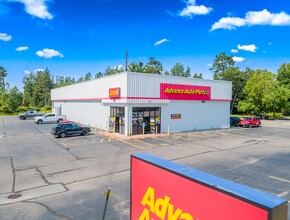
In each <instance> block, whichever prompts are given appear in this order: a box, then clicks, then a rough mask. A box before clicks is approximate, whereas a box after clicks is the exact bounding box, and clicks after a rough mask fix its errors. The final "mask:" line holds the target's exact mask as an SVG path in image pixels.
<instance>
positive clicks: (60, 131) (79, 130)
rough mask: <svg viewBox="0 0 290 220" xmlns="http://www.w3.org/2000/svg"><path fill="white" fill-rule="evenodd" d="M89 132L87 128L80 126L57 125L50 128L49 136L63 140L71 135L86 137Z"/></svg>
mask: <svg viewBox="0 0 290 220" xmlns="http://www.w3.org/2000/svg"><path fill="white" fill-rule="evenodd" d="M90 132H91V128H90V127H89V126H85V125H83V126H81V125H79V124H77V123H65V124H58V125H57V126H55V127H53V128H52V131H51V134H53V135H54V136H57V137H60V138H64V137H66V136H72V135H88V134H89V133H90Z"/></svg>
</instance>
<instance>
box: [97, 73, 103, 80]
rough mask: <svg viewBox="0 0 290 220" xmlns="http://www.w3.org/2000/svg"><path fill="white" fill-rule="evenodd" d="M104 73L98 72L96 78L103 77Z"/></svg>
mask: <svg viewBox="0 0 290 220" xmlns="http://www.w3.org/2000/svg"><path fill="white" fill-rule="evenodd" d="M103 75H104V74H103V73H102V72H97V73H96V75H95V79H97V78H101V77H102V76H103Z"/></svg>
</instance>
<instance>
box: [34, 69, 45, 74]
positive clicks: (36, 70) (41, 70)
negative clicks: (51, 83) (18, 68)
mask: <svg viewBox="0 0 290 220" xmlns="http://www.w3.org/2000/svg"><path fill="white" fill-rule="evenodd" d="M43 71H44V70H43V69H35V70H34V71H33V72H34V73H37V72H43Z"/></svg>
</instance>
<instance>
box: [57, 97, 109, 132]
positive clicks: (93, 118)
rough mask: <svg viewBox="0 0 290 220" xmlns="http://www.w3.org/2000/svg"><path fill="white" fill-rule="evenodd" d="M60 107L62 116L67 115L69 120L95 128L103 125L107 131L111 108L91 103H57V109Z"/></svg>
mask: <svg viewBox="0 0 290 220" xmlns="http://www.w3.org/2000/svg"><path fill="white" fill-rule="evenodd" d="M60 106H61V111H62V114H63V115H66V116H67V119H68V120H72V121H76V122H80V123H84V124H87V125H91V126H93V127H95V125H96V124H97V125H98V126H99V125H102V128H103V129H105V127H106V125H107V123H108V120H109V116H110V106H102V105H101V103H96V102H90V101H76V102H75V101H74V102H71V101H65V102H55V108H57V107H60Z"/></svg>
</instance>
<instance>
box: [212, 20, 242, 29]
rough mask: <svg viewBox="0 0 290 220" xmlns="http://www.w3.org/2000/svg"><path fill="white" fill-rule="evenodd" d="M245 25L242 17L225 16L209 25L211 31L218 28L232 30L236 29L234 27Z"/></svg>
mask: <svg viewBox="0 0 290 220" xmlns="http://www.w3.org/2000/svg"><path fill="white" fill-rule="evenodd" d="M245 25H246V21H245V19H243V18H238V17H226V18H221V19H220V20H219V21H218V22H215V23H214V24H213V25H212V27H211V31H214V30H216V29H220V28H222V29H228V30H233V29H236V27H242V26H245Z"/></svg>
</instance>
